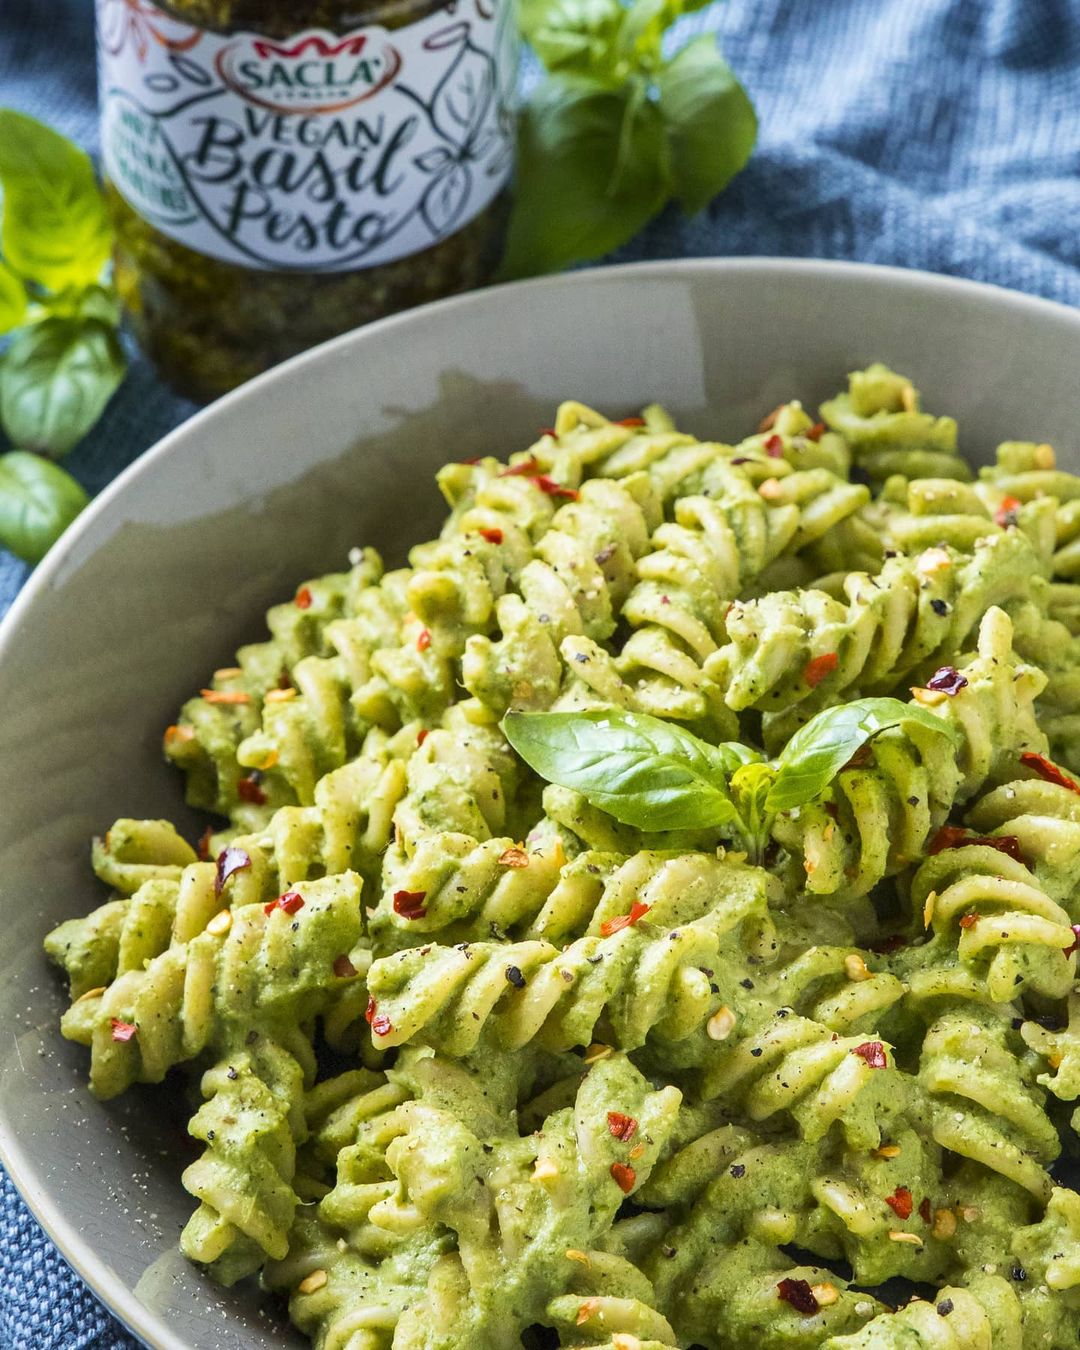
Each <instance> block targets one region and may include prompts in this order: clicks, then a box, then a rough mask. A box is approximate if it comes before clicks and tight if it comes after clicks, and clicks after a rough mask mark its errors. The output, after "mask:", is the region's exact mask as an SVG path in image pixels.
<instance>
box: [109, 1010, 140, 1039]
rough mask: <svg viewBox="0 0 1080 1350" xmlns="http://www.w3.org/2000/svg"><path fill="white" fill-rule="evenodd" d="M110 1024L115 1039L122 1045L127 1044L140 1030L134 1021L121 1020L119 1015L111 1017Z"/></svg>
mask: <svg viewBox="0 0 1080 1350" xmlns="http://www.w3.org/2000/svg"><path fill="white" fill-rule="evenodd" d="M109 1026H110V1027H111V1028H112V1038H113V1040H114V1041H119V1042H120V1044H121V1045H126V1044H127V1042H128V1041H130V1040H131V1039H132V1037H133V1036H134V1035H135V1034H136V1033H137V1032H138V1030H139V1028H138V1027H137V1026H136V1025H135V1023H134V1022H121V1021H120V1019H119V1017H110V1018H109Z"/></svg>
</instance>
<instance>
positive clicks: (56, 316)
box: [0, 108, 126, 562]
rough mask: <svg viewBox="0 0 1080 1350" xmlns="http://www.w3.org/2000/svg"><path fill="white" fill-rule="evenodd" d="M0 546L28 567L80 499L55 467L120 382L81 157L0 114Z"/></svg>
mask: <svg viewBox="0 0 1080 1350" xmlns="http://www.w3.org/2000/svg"><path fill="white" fill-rule="evenodd" d="M0 190H2V192H3V214H2V218H0V341H3V342H4V347H3V350H2V351H0V430H2V431H3V433H4V436H5V437H6V439H7V441H8V443H9V444H10V445H12V446H14V447H15V449H13V450H11V451H9V453H7V454H4V455H0V545H2V546H4V547H6V548H9V549H11V550H12V552H14V553H17V554H18V555H19V557H21V558H23V559H25V560H26V561H27V562H37V561H38V560H39V559H40V558H41V557H42V556H43V554H44V553H45V551H46V550H47V549H48V548H49V546H50V545H51V544H52V543H53V542H54V541H55V540H56V539H57V538H58V537H59V535H60V533H61V532H62V531H63V530H64V529H65V528H66V527H67V525H69V524H70V523H71V521H72V520H73V519H74V518H75V516H76V515H77V514H78V512H79V511H80V510H81V509H82V507H83V506H84V505H85V504H86V501H87V497H86V493H85V492H84V491H83V489H82V488H81V487H80V486H79V484H78V483H77V482H76V481H75V479H74V478H72V477H71V475H70V474H69V473H67V472H66V471H65V470H64V469H61V468H60V467H59V466H58V465H56V464H53V463H51V462H49V461H48V460H47V459H45V458H43V457H45V456H61V455H66V454H67V453H68V451H69V450H71V449H72V448H73V447H74V446H75V445H76V444H77V443H78V441H80V440H81V439H82V437H83V436H84V435H85V434H86V433H87V432H88V431H89V430H90V428H91V427H92V426H93V425H94V423H95V422H96V421H97V420H98V418H99V417H100V416H101V413H102V411H103V410H104V408H105V405H106V403H108V401H109V399H110V398H111V397H112V395H113V393H114V392H115V390H116V388H117V386H118V385H119V384H120V382H121V380H122V379H123V377H124V370H125V365H126V362H125V358H124V352H123V348H122V347H121V345H120V339H119V336H118V331H117V330H118V325H119V322H120V307H119V303H118V301H117V298H116V293H115V291H114V289H113V287H112V286H111V284H106V283H105V282H104V280H103V276H104V273H105V271H106V269H107V267H108V261H109V252H110V248H111V245H112V230H111V228H110V225H109V220H108V215H107V212H106V209H105V201H104V197H103V196H102V193H101V189H100V188H99V187H98V184H97V181H96V180H95V177H94V170H93V166H92V165H91V163H90V160H89V158H88V157H87V156H86V155H85V154H84V153H83V151H82V150H80V149H79V148H78V146H76V145H73V144H72V143H71V142H70V141H68V140H66V139H65V138H64V137H63V136H60V135H58V134H57V133H56V132H55V131H52V130H50V128H48V127H46V126H44V125H43V124H42V123H41V122H38V121H36V120H35V119H34V118H32V117H27V116H26V115H25V114H23V113H19V112H15V111H13V110H12V109H10V108H6V109H0Z"/></svg>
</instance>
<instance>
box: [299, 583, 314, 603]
mask: <svg viewBox="0 0 1080 1350" xmlns="http://www.w3.org/2000/svg"><path fill="white" fill-rule="evenodd" d="M312 599H313V597H312V594H311V591H310V590H309V589H308V587H307V586H301V587H300V589H299V590H298V591H297V592H296V608H297V609H310V608H311V601H312Z"/></svg>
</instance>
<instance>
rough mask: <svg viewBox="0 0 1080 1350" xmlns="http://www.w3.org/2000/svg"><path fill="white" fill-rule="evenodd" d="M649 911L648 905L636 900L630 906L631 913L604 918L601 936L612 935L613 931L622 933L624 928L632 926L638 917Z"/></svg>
mask: <svg viewBox="0 0 1080 1350" xmlns="http://www.w3.org/2000/svg"><path fill="white" fill-rule="evenodd" d="M648 912H649V906H648V905H643V904H642V903H641V902H640V901H639V900H635V901H634V903H633V904H632V905H631V906H630V913H629V914H620V915H619V917H618V918H617V919H605V920H604V922H603V923H602V924H601V925H600V936H601V937H611V935H612V934H613V933H621V932H622V930H623V929H624V928H632V927H633V926H634V924H636V923H637V921H638V919H641V918H643V917H644V916H645V915H646V914H648Z"/></svg>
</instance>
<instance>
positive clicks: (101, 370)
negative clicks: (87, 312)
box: [0, 318, 125, 455]
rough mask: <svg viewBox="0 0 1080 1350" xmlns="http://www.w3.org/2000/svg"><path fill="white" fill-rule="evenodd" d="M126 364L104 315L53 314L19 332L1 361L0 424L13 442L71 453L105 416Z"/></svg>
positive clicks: (113, 330) (33, 447)
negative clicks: (56, 315) (93, 316)
mask: <svg viewBox="0 0 1080 1350" xmlns="http://www.w3.org/2000/svg"><path fill="white" fill-rule="evenodd" d="M124 364H125V363H124V352H123V349H122V348H121V346H120V340H119V338H118V337H117V335H116V330H115V329H114V328H113V327H112V326H111V325H110V324H107V323H103V322H102V321H101V320H100V319H93V318H91V319H60V318H49V319H45V320H43V321H42V322H41V323H39V324H35V325H34V327H33V328H27V329H25V330H24V331H23V332H21V333H19V334H18V335H17V336H16V337H15V338H14V340H13V341H12V343H11V346H10V347H9V348H8V350H7V353H6V354H5V356H4V361H3V364H2V365H0V422H2V423H3V426H4V430H5V431H6V432H7V434H8V436H9V437H10V438H11V441H12V443H13V444H15V445H17V446H20V447H21V448H22V449H26V450H43V451H48V452H49V453H51V454H54V455H64V454H67V452H68V451H69V450H70V449H71V448H72V446H73V445H75V444H76V442H77V441H79V440H80V439H81V438H82V437H83V436H84V435H85V434H86V433H87V432H88V431H89V430H90V428H91V427H92V426H93V425H94V423H95V422H96V421H97V420H98V418H99V417H100V416H101V413H102V411H103V410H104V408H105V405H106V403H108V401H109V399H110V398H111V397H112V395H113V391H114V390H115V389H116V387H117V385H118V384H119V383H120V381H121V380H122V379H123V377H124Z"/></svg>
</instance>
